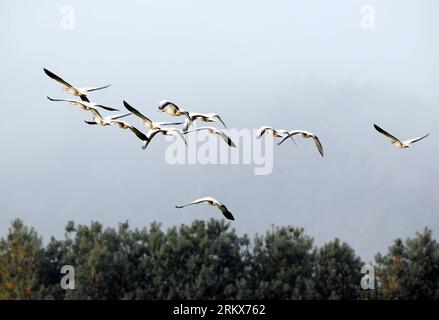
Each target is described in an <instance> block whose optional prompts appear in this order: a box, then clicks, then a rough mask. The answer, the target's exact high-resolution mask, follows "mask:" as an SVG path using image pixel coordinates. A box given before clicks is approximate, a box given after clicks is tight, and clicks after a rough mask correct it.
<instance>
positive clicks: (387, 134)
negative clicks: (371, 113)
mask: <svg viewBox="0 0 439 320" xmlns="http://www.w3.org/2000/svg"><path fill="white" fill-rule="evenodd" d="M373 126H374V128H375V130H376V131H378V132H379V133H381V134H383V135H385V136H386V137H387V138H389V139H390V140H392V141H395V142H397V141H400V140H399V139H398V138H396V137H394V136H393V135H391V134H390V133H388V132H387V131H386V130H384V129H382V128H380V127H378V126H377V125H376V124H374V125H373Z"/></svg>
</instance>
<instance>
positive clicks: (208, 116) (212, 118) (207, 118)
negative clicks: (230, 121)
mask: <svg viewBox="0 0 439 320" xmlns="http://www.w3.org/2000/svg"><path fill="white" fill-rule="evenodd" d="M196 120H198V121H204V122H216V121H219V122H221V124H222V125H223V126H224V128H226V129H227V127H226V124H225V123H224V121H223V120H222V119H221V117H220V116H219V115H218V114H216V113H197V112H189V117H186V119H184V126H183V131H187V130H188V128H189V127H190V125H191V124H192V123H193V122H194V121H196Z"/></svg>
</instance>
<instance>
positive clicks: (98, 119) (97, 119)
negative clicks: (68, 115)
mask: <svg viewBox="0 0 439 320" xmlns="http://www.w3.org/2000/svg"><path fill="white" fill-rule="evenodd" d="M90 111H91V113H92V114H93V116H91V117H90V119H89V120H88V121H84V122H85V123H87V124H90V125H94V124H98V125H100V126H109V125H111V122H112V121H113V120H117V119H120V118H123V117H126V116H129V115H130V114H131V113H124V114H116V115H113V116H106V117H102V116H101V114H100V113H99V111H98V110H97V109H96V108H90Z"/></svg>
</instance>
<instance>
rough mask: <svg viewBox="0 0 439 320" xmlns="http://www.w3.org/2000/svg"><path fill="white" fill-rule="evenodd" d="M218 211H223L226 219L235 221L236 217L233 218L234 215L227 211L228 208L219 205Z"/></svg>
mask: <svg viewBox="0 0 439 320" xmlns="http://www.w3.org/2000/svg"><path fill="white" fill-rule="evenodd" d="M218 209H220V210H221V212H222V214H223V215H224V217H226V219H229V220H235V217H234V216H233V214H232V213H231V212H230V211H229V210H228V209H227V207H226V206H225V205H219V206H218Z"/></svg>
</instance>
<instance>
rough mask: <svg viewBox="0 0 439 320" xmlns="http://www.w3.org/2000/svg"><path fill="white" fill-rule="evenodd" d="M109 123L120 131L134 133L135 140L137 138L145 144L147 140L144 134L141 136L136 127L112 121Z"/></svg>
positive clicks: (123, 122)
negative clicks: (128, 130)
mask: <svg viewBox="0 0 439 320" xmlns="http://www.w3.org/2000/svg"><path fill="white" fill-rule="evenodd" d="M110 123H111V124H112V125H114V126H116V127H118V128H121V129H130V130H131V132H132V133H134V134H135V135H136V136H137V138H139V139H140V140H142V141H143V142H146V141H147V140H148V138H147V137H146V135H145V134H143V133H142V132H141V131H140V130H138V129H137V128H136V127H134V126H133V125H131V124H129V123H128V122H125V121H120V120H115V119H113V120H110Z"/></svg>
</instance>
